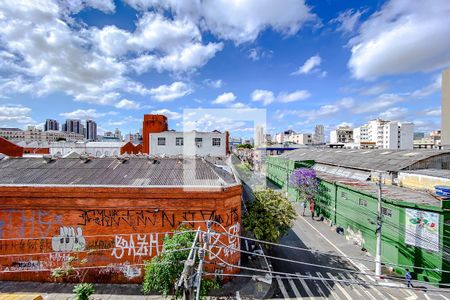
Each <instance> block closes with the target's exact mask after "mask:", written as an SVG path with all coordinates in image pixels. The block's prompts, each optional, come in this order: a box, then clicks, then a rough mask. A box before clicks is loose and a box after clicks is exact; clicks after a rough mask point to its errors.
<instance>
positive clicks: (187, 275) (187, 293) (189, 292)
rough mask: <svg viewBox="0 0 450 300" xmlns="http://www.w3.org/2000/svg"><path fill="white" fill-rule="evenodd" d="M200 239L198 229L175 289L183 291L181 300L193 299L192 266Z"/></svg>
mask: <svg viewBox="0 0 450 300" xmlns="http://www.w3.org/2000/svg"><path fill="white" fill-rule="evenodd" d="M199 237H200V227H199V228H198V229H197V232H196V234H195V238H194V241H193V242H192V246H191V251H189V255H188V258H187V259H186V261H185V262H184V269H183V272H182V273H181V277H180V280H179V281H178V284H177V289H180V288H181V289H183V300H193V299H194V282H193V278H194V265H195V256H196V253H197V250H196V246H197V241H198V239H199Z"/></svg>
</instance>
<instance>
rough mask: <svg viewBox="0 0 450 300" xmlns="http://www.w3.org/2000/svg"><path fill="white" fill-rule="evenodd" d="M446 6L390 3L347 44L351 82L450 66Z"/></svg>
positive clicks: (437, 0) (440, 2) (449, 5)
mask: <svg viewBox="0 0 450 300" xmlns="http://www.w3.org/2000/svg"><path fill="white" fill-rule="evenodd" d="M449 9H450V2H449V1H447V0H434V1H409V0H390V1H389V2H387V3H386V4H385V5H383V7H382V8H381V9H380V10H379V11H377V12H375V13H374V14H373V15H372V16H371V17H370V18H369V19H368V20H367V21H365V22H364V23H363V24H362V25H361V27H360V29H359V32H358V35H357V36H356V37H354V38H353V39H352V40H351V41H350V46H351V47H352V48H351V52H352V55H351V58H350V60H349V63H348V66H349V68H350V70H351V72H352V74H353V76H354V77H355V78H358V79H374V78H377V77H380V76H386V75H396V74H407V73H413V72H427V71H432V70H437V69H440V68H444V67H446V66H449V65H450V39H449V38H448V37H449V36H450V18H449V15H448V12H449Z"/></svg>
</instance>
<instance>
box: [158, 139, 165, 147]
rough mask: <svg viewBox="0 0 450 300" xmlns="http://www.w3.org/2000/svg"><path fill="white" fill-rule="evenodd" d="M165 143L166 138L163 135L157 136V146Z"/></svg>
mask: <svg viewBox="0 0 450 300" xmlns="http://www.w3.org/2000/svg"><path fill="white" fill-rule="evenodd" d="M165 145H166V138H165V137H159V138H158V146H165Z"/></svg>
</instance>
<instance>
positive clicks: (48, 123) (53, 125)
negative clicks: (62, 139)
mask: <svg viewBox="0 0 450 300" xmlns="http://www.w3.org/2000/svg"><path fill="white" fill-rule="evenodd" d="M49 130H59V123H58V121H56V120H53V119H47V120H45V125H44V131H49Z"/></svg>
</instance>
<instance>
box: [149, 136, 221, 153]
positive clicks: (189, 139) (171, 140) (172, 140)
mask: <svg viewBox="0 0 450 300" xmlns="http://www.w3.org/2000/svg"><path fill="white" fill-rule="evenodd" d="M226 135H227V134H226V133H219V132H196V131H188V132H176V131H164V132H160V133H151V134H150V154H152V155H163V154H164V155H169V156H171V155H186V156H194V155H200V156H206V155H210V156H226V155H227V148H228V145H227V142H226V140H227V138H226ZM158 138H165V139H166V144H165V145H158ZM176 138H183V144H184V145H177V144H176ZM195 138H201V139H202V142H201V145H200V146H197V145H196V143H195ZM213 138H219V139H220V146H213V145H212V142H213Z"/></svg>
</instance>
